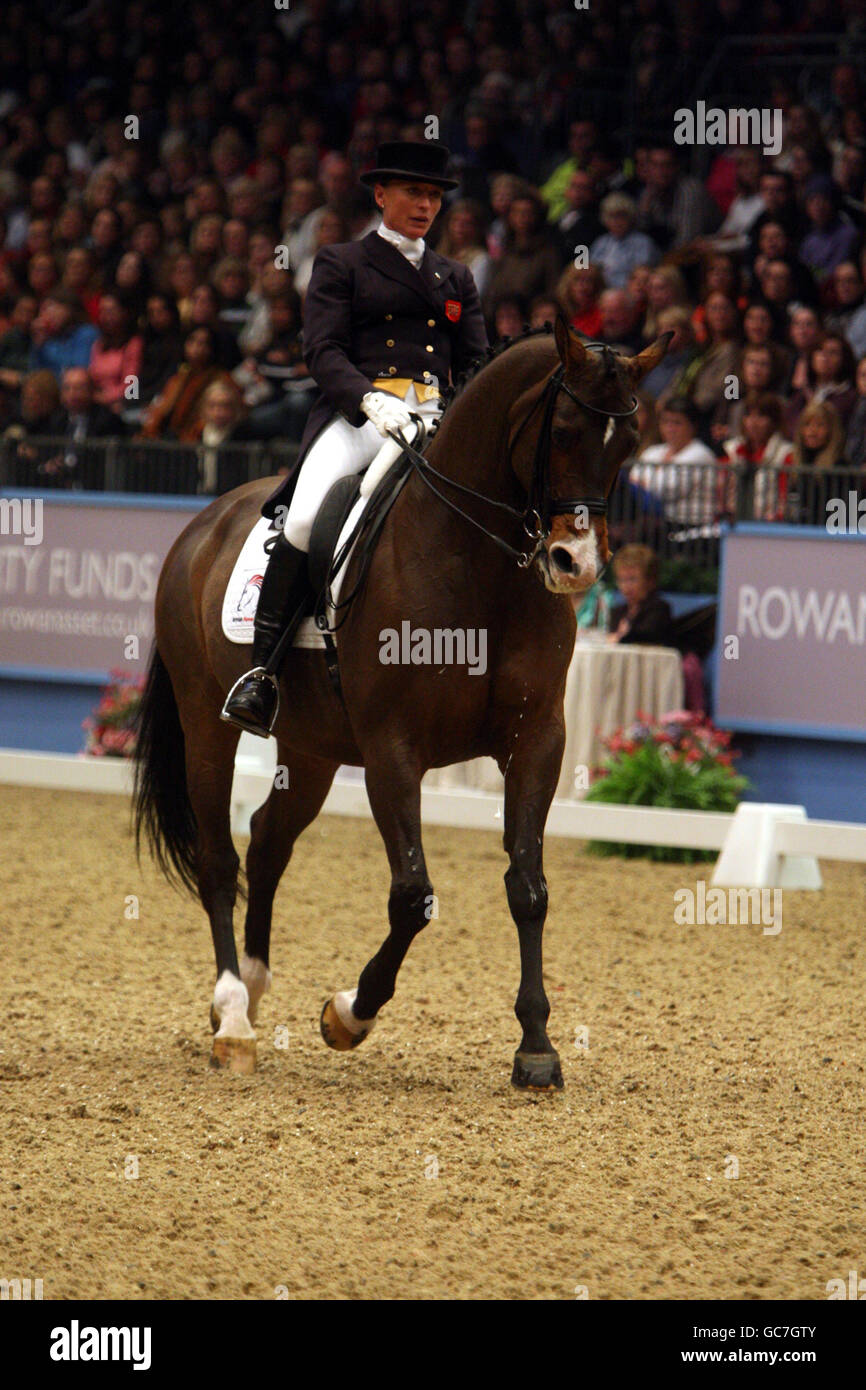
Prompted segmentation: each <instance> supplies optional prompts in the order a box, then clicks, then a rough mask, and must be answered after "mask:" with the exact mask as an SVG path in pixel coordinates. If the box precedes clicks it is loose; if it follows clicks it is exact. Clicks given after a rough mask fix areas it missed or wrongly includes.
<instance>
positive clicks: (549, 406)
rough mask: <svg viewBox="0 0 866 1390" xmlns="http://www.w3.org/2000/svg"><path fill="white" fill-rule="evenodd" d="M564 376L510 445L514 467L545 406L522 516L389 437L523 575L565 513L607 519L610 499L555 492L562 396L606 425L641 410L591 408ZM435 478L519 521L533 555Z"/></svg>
mask: <svg viewBox="0 0 866 1390" xmlns="http://www.w3.org/2000/svg"><path fill="white" fill-rule="evenodd" d="M584 346H585V347H591V348H601V349H602V350H603V352H604V354H605V356H606V357H607V356H608V354H610V348H609V347H607V345H606V344H604V343H586V344H584ZM564 375H565V367H564V365H563V364H562V363H560V365H559V366H558V367H557V368H556V370H555V371H554V372H552V373H551V375H550V377H549V378H548V380H547V383H546V385H545V387H544V390H543V391H542V393H541V395H540V396H539V397H538V400H537V401H536V402H535V404H534V405H533V406H532V407H531V409H530V410H529V412H528V413H527V414H526V416H525V417H524V418H523V420H522V421H521V423H520V425H519V426H518V429H517V432H516V434H515V435H514V438H513V439H512V440H511V442H510V443H509V445H508V458H509V462H510V460H511V455H512V453H513V452H514V447H515V445H516V444H517V441H518V439H519V438H520V436H521V434H522V433H523V430H524V429H525V427H526V425H527V424H528V423H529V421H530V420H531V419H532V417H533V415H534V414H535V412H536V410H537V409H538V407H539V406H543V415H542V420H541V428H540V429H539V432H538V441H537V443H536V446H535V459H534V461H533V465H532V482H531V484H530V489H529V498H528V504H527V506H526V508H525V509H524V510H523V511H522V512H521V511H518V510H517V508H516V507H512V506H510V505H509V504H508V503H507V502H500V501H498V500H497V499H496V498H495V497H487V496H486V495H485V494H484V493H483V492H476V491H475V490H474V489H473V488H470V487H466V486H465V485H464V484H463V483H458V482H457V481H456V480H455V479H454V478H448V477H446V476H445V474H444V473H440V472H439V471H438V470H437V469H435V468H434V467H433V465H432V464H431V463H430V462H429V460H428V459H426V458H425V457H424V455H423V454H421V453H419V451H418V450H417V449H416V448H414V447H413V445H411V444H408V443H407V442H406V440H405V439H404V438H403V435H402V434H401V433H398V432H396V431H391V430H389V431H388V434H389V436H390V438H391V439H393V440H394V441H395V442H396V443H397V444H400V445H401V446H402V448H403V449H404V451H405V453H406V455H407V457H408V458H409V459H410V461H411V463H412V465H413V467H414V468H415V472H416V473H417V474H418V476H419V477H420V478H421V479H422V481H423V482H424V483H425V484H426V486H427V487H428V488H429V489H430V491H431V492H432V493H433V494H434V495H435V496H436V497H438V498H439V500H440V501H441V502H444V503H445V506H446V507H450V508H451V510H452V511H453V512H456V514H457V515H458V516H460V517H462V518H463V520H464V521H468V522H469V523H470V525H472V526H474V527H476V529H477V530H479V531H481V533H482V534H483V535H485V536H487V538H488V540H491V541H493V543H494V544H495V545H498V546H499V548H500V550H504V551H505V553H506V555H509V556H511V558H512V559H514V560H516V561H517V563H518V565H519V566H520V568H521V569H528V568H529V566H530V565H531V564H532V563H533V561H534V560H535V558H536V556H537V555H538V554H539V552H540V550H541V549H542V547H543V546H544V543H545V541H546V540H547V538H548V536H549V535H550V521H551V517H552V516H560V515H562V514H563V513H565V512H574V513H576V512H577V510H578V508H583V509H584V510H585V511H586V512H587V513H588V514H589V515H591V516H606V515H607V498H606V497H555V496H554V495H553V494H552V493H551V491H550V443H551V429H552V423H553V412H554V409H555V407H556V397H557V395H558V393H559V392H560V391H564V392H565V394H566V395H567V396H570V397H571V399H572V400H573V401H574V402H575V404H576V405H579V406H580V407H581V409H582V410H589V411H591V412H592V413H593V414H595V415H602V416H604V417H605V419H607V420H626V419H628V418H629V417H630V416H632V415H634V414H635V412H636V411H637V408H638V400H637V397H634V398H633V400H632V404H631V406H630V407H629V409H628V410H605V409H604V408H602V407H600V406H597V405H591V404H590V403H589V401H583V400H581V399H580V397H579V396H578V395H576V394H575V392H574V391H572V389H571V387H570V386H568V385H567V384H566V382H565V381H564V380H563V378H564ZM412 419H413V421H414V422H415V424H416V426H417V429H418V434H417V436H416V440H417V442H420V444H421V445H422V447H423V444H424V439H425V437H426V426H425V424H424V421H423V420H422V418H421V416H420V415H417V414H415V413H413V414H412ZM431 477H433V478H438V479H439V481H440V482H442V483H446V484H447V485H448V486H449V487H452V488H456V490H457V491H458V492H463V493H465V494H466V495H467V496H468V497H472V498H474V499H475V501H477V502H484V503H486V505H487V506H489V507H496V508H498V510H499V511H503V512H507V514H508V515H509V516H512V517H514V518H515V520H517V521H520V522H521V523H522V525H523V529H524V531H525V532H526V535H527V536H528V537H529V539H530V541H531V542H532V549H531V550H525V551H521V550H515V549H514V547H513V546H511V545H509V544H508V542H507V541H505V540H503V539H502V537H501V536H497V535H496V534H495V532H493V531H488V530H487V527H486V526H482V525H481V522H480V521H476V520H475V518H474V517H472V516H469V515H468V513H467V512H464V511H462V510H461V508H460V507H458V506H457V504H456V502H452V501H451V500H450V498H448V497H445V496H444V494H443V493H441V492H440V491H439V489H438V488H437V487H436V486H435V485H434V484H433V483H432V482H431Z"/></svg>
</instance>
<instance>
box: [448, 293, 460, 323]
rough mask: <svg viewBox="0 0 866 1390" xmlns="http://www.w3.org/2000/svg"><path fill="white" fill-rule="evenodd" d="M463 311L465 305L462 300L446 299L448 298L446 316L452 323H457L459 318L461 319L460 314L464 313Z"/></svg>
mask: <svg viewBox="0 0 866 1390" xmlns="http://www.w3.org/2000/svg"><path fill="white" fill-rule="evenodd" d="M462 312H463V305H462V304H461V303H460V300H459V299H446V300H445V317H446V319H450V320H451V322H452V323H456V322H457V320H458V319H459V317H460V315H461V314H462Z"/></svg>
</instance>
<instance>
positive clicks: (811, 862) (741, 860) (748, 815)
mask: <svg viewBox="0 0 866 1390" xmlns="http://www.w3.org/2000/svg"><path fill="white" fill-rule="evenodd" d="M791 822H797V823H800V824H802V823H807V817H806V810H805V807H803V806H780V805H774V804H772V803H765V802H757V801H741V802H740V805H739V806H738V807H737V809H736V811H735V812H734V820H733V824H732V826H731V829H730V830H729V832H728V836H727V839H726V840H725V843H724V846H723V848H722V852H721V854H720V855H719V858H718V861H717V863H716V867H715V869H714V870H713V877H712V883H713V886H714V887H716V888H821V887H822V886H823V885H822V880H821V871H820V869H819V868H818V860H817V859H816V858H815V856H814V855H812V854H790V855H786V854H785V853H784V852H783V851H782V849H781V847H780V844H779V840H778V833H777V832H778V827H780V826H782V825H785V824H790V823H791Z"/></svg>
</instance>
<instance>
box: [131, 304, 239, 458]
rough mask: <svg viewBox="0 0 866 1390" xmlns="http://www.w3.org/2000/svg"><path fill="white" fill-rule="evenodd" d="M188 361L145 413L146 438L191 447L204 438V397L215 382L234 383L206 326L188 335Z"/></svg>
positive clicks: (184, 347) (186, 351)
mask: <svg viewBox="0 0 866 1390" xmlns="http://www.w3.org/2000/svg"><path fill="white" fill-rule="evenodd" d="M183 355H184V361H183V362H182V363H181V365H180V367H179V368H178V370H177V371H176V372H175V374H174V376H172V377H170V378H169V380H168V381H167V382H166V384H165V387H164V388H163V390H162V391H161V392H160V394H159V395H158V396H157V398H156V400H155V401H154V402H153V403H152V404H151V405H150V406H149V408H148V409H147V410H146V411H145V415H144V424H143V426H142V430H141V433H142V435H143V437H144V438H145V439H176V440H179V441H180V442H181V443H182V444H191V443H195V441H196V440H197V439H198V438H199V436H200V435H201V430H202V425H203V423H204V416H203V398H204V393H205V391H206V390H207V388H208V387H209V386H210V385H212V383H213V382H215V381H227V382H229V383H231V377H230V376H229V374H228V372H226V371H224V370H223V369H222V367H219V366H217V362H216V356H217V340H216V334H215V333H214V331H213V329H212V328H206V327H204V325H202V326H201V327H199V328H194V329H193V330H192V332H190V333H188V334H187V336H186V340H185V342H184V345H183Z"/></svg>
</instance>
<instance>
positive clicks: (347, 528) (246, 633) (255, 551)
mask: <svg viewBox="0 0 866 1390" xmlns="http://www.w3.org/2000/svg"><path fill="white" fill-rule="evenodd" d="M366 505H367V499H366V497H359V498H358V500H357V502H356V503H355V505H354V507H353V508H352V510H351V511H350V513H349V515H348V517H347V518H346V522H345V525H344V526H343V529H342V531H341V532H340V534H339V536H338V538H337V545H336V550H335V554H336V552H337V551H338V550H339V549H340V546H341V545H342V544H343V542H344V541H345V539H346V537H347V536H348V535H350V533H351V531H352V528H353V527H354V526H355V524H356V523H357V521H358V519H359V518H360V516H361V515H362V513H363V511H364V509H365V507H366ZM273 534H274V532H273V530H272V529H271V522H270V521H269V520H268V518H267V517H266V516H261V517H259V519H258V521H257V522H256V523H255V525H254V526H253V529H252V530H251V531H250V533H249V535H248V536H247V538H246V540H245V541H244V543H243V546H242V547H241V552H240V554H239V555H238V558H237V560H236V561H235V567H234V569H233V570H232V574H231V578H230V580H229V582H228V586H227V588H226V591H225V596H224V598H223V611H222V626H223V632H224V633H225V635H226V637H227V638H228V639H229V641H230V642H239V643H250V642H252V640H253V626H254V621H255V616H256V608H257V607H258V602H259V593H260V592H261V587H262V579H263V577H264V573H265V566H266V564H267V563H268V555H267V552H266V550H265V541H266V540H268V539H269V538H270V537H271V536H273ZM348 563H349V561H348V557H347V559H346V563H345V564H344V565H343V566H342V567H341V569H340V573H339V574H338V576H337V579H336V582H335V584H334V588H333V592H332V595H331V597H332V598H333V600H334V602H337V601H338V600H339V597H340V586H341V584H342V580H343V575H344V574H345V573H346V570H347V568H348ZM327 616H328V625H329V626H333V619H334V610H333V608H331V607H328V609H327ZM334 640H335V641H336V638H335V639H334ZM292 645H293V646H295V647H312V648H317V649H321V648H323V647H324V645H325V643H324V640H323V638H322V634H321V633H320V632H319V629H318V628H317V627H316V624H315V623H314V621H313V619H312V618H304V620H303V622H302V623H301V624H300V626H299V628H298V630H297V632H296V633H295V640H294V642H293V643H292Z"/></svg>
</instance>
